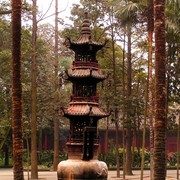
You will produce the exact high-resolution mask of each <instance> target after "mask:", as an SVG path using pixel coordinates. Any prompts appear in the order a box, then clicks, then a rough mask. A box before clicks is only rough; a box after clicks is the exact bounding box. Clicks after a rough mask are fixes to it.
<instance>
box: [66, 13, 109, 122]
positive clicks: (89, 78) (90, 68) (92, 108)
mask: <svg viewBox="0 0 180 180" xmlns="http://www.w3.org/2000/svg"><path fill="white" fill-rule="evenodd" d="M104 45H105V43H104V44H102V43H98V42H96V41H93V40H92V39H91V31H90V22H89V20H88V18H87V13H85V19H84V21H83V24H82V29H81V36H80V38H79V39H78V40H77V41H76V42H71V41H70V39H69V43H68V47H69V48H70V49H72V50H73V51H74V52H75V60H74V61H73V67H72V68H71V69H69V70H67V71H66V74H67V79H68V80H70V81H72V82H73V83H74V84H76V83H79V84H80V86H81V87H82V89H79V90H81V91H84V89H86V90H87V89H88V88H90V87H89V86H88V85H87V84H88V83H89V84H90V85H91V86H92V85H93V86H94V87H96V84H97V83H98V82H100V81H103V80H104V79H105V78H106V76H105V75H103V74H102V72H101V70H100V68H99V65H98V61H97V60H96V52H97V51H98V50H100V49H102V48H103V46H104ZM83 83H84V84H83ZM85 84H86V88H84V87H83V86H85ZM83 88H84V89H83ZM77 90H78V87H77V88H76V91H77ZM89 91H91V90H89ZM92 91H94V89H92ZM85 94H86V95H81V96H79V95H78V94H76V93H74V94H73V96H72V100H71V102H70V104H69V107H68V108H65V109H63V112H64V116H66V117H70V116H89V117H95V118H97V119H100V118H103V117H107V116H109V114H107V113H105V112H103V110H101V109H100V108H99V105H98V100H99V98H98V96H97V95H96V94H91V96H89V93H86V92H85ZM87 94H88V95H87Z"/></svg>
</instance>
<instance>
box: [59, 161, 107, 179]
mask: <svg viewBox="0 0 180 180" xmlns="http://www.w3.org/2000/svg"><path fill="white" fill-rule="evenodd" d="M57 175H58V180H70V179H74V180H80V179H81V180H83V179H87V180H88V179H89V180H90V179H91V180H96V179H103V180H107V175H108V168H107V165H106V163H104V162H102V161H98V160H89V161H83V160H70V159H69V160H66V161H61V162H60V163H59V165H58V170H57Z"/></svg>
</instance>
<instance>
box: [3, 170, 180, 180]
mask: <svg viewBox="0 0 180 180" xmlns="http://www.w3.org/2000/svg"><path fill="white" fill-rule="evenodd" d="M120 173H121V176H120V178H117V177H116V171H109V172H108V180H122V179H123V178H122V171H121V172H120ZM133 174H134V175H133V176H126V180H140V171H139V170H136V171H133ZM38 175H39V180H57V173H56V172H54V171H53V172H52V171H40V172H39V173H38ZM24 176H25V180H27V179H28V175H27V172H24ZM143 179H144V180H150V177H149V170H145V171H144V177H143ZM166 179H167V180H176V179H177V178H176V170H168V171H167V178H166ZM0 180H13V170H12V169H0Z"/></svg>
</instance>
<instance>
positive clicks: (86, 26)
mask: <svg viewBox="0 0 180 180" xmlns="http://www.w3.org/2000/svg"><path fill="white" fill-rule="evenodd" d="M84 14H85V19H84V20H83V23H82V27H81V35H82V36H83V35H89V36H90V34H91V30H90V21H89V19H88V12H85V13H84Z"/></svg>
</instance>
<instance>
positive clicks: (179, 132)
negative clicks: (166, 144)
mask: <svg viewBox="0 0 180 180" xmlns="http://www.w3.org/2000/svg"><path fill="white" fill-rule="evenodd" d="M177 131H178V132H177V179H178V180H179V136H180V115H179V122H178V128H177Z"/></svg>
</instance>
